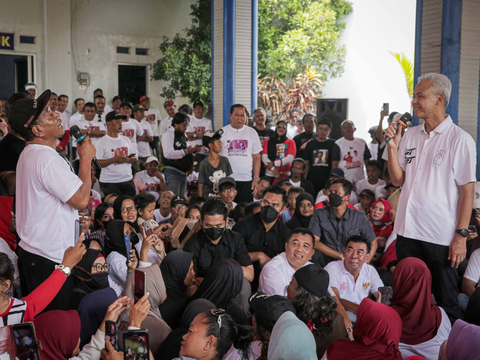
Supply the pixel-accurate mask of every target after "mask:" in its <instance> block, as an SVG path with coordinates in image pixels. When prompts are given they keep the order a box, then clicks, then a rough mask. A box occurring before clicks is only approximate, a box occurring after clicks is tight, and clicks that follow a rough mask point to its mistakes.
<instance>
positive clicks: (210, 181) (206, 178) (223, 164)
mask: <svg viewBox="0 0 480 360" xmlns="http://www.w3.org/2000/svg"><path fill="white" fill-rule="evenodd" d="M231 174H232V167H231V166H230V162H229V161H228V159H227V158H226V157H224V156H220V161H219V162H218V166H217V167H216V168H215V167H213V166H212V164H210V161H208V158H205V159H203V160H202V162H201V163H200V168H199V171H198V182H199V183H200V184H203V190H202V194H200V196H202V197H204V198H205V199H208V198H209V197H212V196H216V195H218V182H219V181H220V179H223V178H224V177H227V176H230V175H231Z"/></svg>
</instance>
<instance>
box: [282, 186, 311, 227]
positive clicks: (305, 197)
mask: <svg viewBox="0 0 480 360" xmlns="http://www.w3.org/2000/svg"><path fill="white" fill-rule="evenodd" d="M314 205H315V204H314V202H313V196H312V195H310V194H309V193H305V192H304V193H301V194H300V195H298V196H297V200H296V205H295V213H294V214H293V217H292V218H291V219H290V220H288V221H287V223H286V224H285V226H286V227H287V228H289V229H290V230H294V229H297V228H305V229H308V225H310V219H311V218H312V215H313V212H314V211H315V208H314Z"/></svg>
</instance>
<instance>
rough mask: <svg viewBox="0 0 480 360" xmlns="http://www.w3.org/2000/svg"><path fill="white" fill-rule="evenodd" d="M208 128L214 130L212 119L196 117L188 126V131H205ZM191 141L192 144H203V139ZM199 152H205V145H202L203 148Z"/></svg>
mask: <svg viewBox="0 0 480 360" xmlns="http://www.w3.org/2000/svg"><path fill="white" fill-rule="evenodd" d="M207 130H210V131H213V127H212V120H210V119H207V118H202V119H197V118H195V117H194V118H193V119H192V120H191V121H190V124H188V128H187V132H193V133H196V132H200V133H204V132H205V131H207ZM189 141H190V146H195V145H202V144H203V140H202V139H198V140H189ZM199 154H205V147H204V146H203V147H202V150H201V151H200V152H199Z"/></svg>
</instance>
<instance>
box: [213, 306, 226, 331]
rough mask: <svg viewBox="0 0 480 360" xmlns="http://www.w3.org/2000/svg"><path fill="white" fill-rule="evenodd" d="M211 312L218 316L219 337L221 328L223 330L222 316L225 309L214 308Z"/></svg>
mask: <svg viewBox="0 0 480 360" xmlns="http://www.w3.org/2000/svg"><path fill="white" fill-rule="evenodd" d="M210 313H211V314H212V315H213V316H216V317H218V319H217V326H218V336H217V338H219V337H220V333H221V330H222V316H223V315H225V310H223V309H212V310H210Z"/></svg>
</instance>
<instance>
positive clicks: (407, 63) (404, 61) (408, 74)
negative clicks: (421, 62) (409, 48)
mask: <svg viewBox="0 0 480 360" xmlns="http://www.w3.org/2000/svg"><path fill="white" fill-rule="evenodd" d="M389 53H390V54H391V55H392V56H393V57H394V58H395V59H397V61H398V63H399V64H400V66H401V67H402V70H403V73H404V74H405V81H406V85H407V91H408V95H409V96H410V98H411V97H412V96H413V76H414V75H413V61H411V60H410V59H408V58H407V57H406V55H405V54H404V53H403V52H402V53H396V52H393V51H389Z"/></svg>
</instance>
